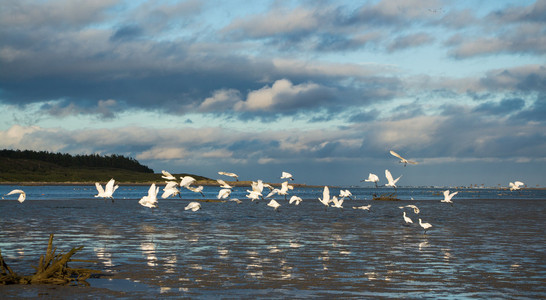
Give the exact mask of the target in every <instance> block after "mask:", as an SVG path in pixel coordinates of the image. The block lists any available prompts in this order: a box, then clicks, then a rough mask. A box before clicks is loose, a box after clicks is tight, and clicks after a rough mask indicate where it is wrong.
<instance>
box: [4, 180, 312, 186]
mask: <svg viewBox="0 0 546 300" xmlns="http://www.w3.org/2000/svg"><path fill="white" fill-rule="evenodd" d="M99 183H101V184H103V183H106V182H102V181H99ZM152 183H155V184H156V185H157V186H164V185H166V183H165V181H160V182H157V181H144V182H118V181H116V184H118V185H120V186H131V185H136V186H147V185H151V184H152ZM226 183H228V184H230V185H231V186H234V187H249V186H250V185H251V183H252V182H251V181H226ZM264 183H266V182H264ZM267 183H268V184H270V185H272V186H275V187H276V186H281V183H269V182H267ZM0 185H18V186H46V185H52V186H63V185H64V186H88V185H90V186H95V181H82V182H76V181H68V182H49V181H43V182H42V181H24V182H19V181H18V182H15V181H14V182H9V181H1V182H0ZM192 185H194V186H199V185H202V186H219V184H218V182H216V181H211V180H197V181H195V183H194V184H192ZM292 185H293V186H294V187H307V188H314V187H316V188H319V187H323V186H322V185H308V184H304V183H292Z"/></svg>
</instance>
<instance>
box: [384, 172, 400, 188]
mask: <svg viewBox="0 0 546 300" xmlns="http://www.w3.org/2000/svg"><path fill="white" fill-rule="evenodd" d="M385 177H386V178H387V180H388V181H389V183H387V184H385V186H392V187H393V188H396V183H397V182H398V180H400V177H402V175H400V176H399V177H398V178H396V179H393V178H392V174H391V172H390V171H389V170H385Z"/></svg>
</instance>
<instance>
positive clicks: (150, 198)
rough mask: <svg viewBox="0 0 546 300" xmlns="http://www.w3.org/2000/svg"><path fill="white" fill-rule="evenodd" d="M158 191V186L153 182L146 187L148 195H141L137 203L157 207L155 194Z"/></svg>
mask: <svg viewBox="0 0 546 300" xmlns="http://www.w3.org/2000/svg"><path fill="white" fill-rule="evenodd" d="M158 193H159V187H157V188H156V187H155V183H152V185H150V188H149V189H148V195H146V196H144V197H142V198H141V199H140V200H139V201H138V203H139V204H140V205H142V206H144V207H149V208H156V207H157V194H158Z"/></svg>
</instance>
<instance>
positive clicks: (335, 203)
mask: <svg viewBox="0 0 546 300" xmlns="http://www.w3.org/2000/svg"><path fill="white" fill-rule="evenodd" d="M331 202H333V204H332V207H336V208H343V199H338V198H337V197H336V196H333V197H332V201H331Z"/></svg>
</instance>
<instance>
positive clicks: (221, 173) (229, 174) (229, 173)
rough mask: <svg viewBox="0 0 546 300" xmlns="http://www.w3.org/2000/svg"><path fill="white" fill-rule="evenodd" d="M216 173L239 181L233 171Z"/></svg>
mask: <svg viewBox="0 0 546 300" xmlns="http://www.w3.org/2000/svg"><path fill="white" fill-rule="evenodd" d="M218 174H220V175H225V176H229V177H233V178H235V180H236V181H239V176H238V175H237V174H235V173H231V172H222V171H220V172H218Z"/></svg>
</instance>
